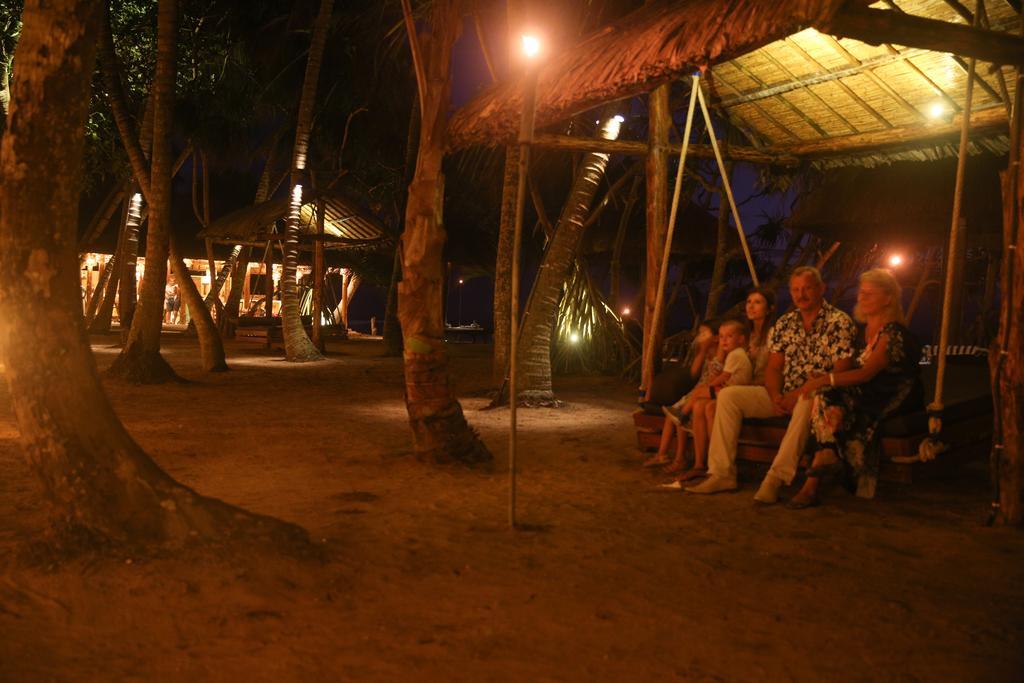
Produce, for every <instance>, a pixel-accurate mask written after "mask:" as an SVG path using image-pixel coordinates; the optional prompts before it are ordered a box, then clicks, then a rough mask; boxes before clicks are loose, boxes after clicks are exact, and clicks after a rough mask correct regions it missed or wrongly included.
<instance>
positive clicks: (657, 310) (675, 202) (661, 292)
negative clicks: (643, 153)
mask: <svg viewBox="0 0 1024 683" xmlns="http://www.w3.org/2000/svg"><path fill="white" fill-rule="evenodd" d="M692 78H693V81H692V83H691V85H690V106H689V108H688V109H687V111H686V127H685V128H684V130H683V144H682V148H681V150H680V152H679V168H678V169H677V170H676V186H675V188H674V189H673V191H672V209H671V211H669V216H668V231H667V232H666V234H665V249H664V250H663V252H662V255H661V269H660V270H659V272H658V290H657V292H656V294H655V297H654V313H653V315H652V316H651V317H652V318H653V319H654V320H661V310H662V308H663V307H664V305H665V278H666V277H667V276H668V257H669V255H670V254H671V252H672V236H673V234H674V233H675V227H676V213H677V211H678V210H679V193H680V191H681V190H682V188H683V167H684V166H686V151H687V148H688V147H689V146H690V132H691V131H692V130H693V112H694V107H695V105H696V104H697V97H698V95H697V93H698V92H699V91H700V74H694V75H693V77H692ZM656 338H657V335H655V334H650V335H648V337H647V339H645V340H644V342H645V344H646V346H645V348H644V357H645V358H650V359H653V358H654V354H655V353H656V352H657V349H656V347H655V340H656ZM641 379H643V378H641ZM646 379H647V380H648V381H647V385H646V386H641V387H640V390H641V391H642V392H643V394H644V400H650V398H651V383H650V380H651V379H652V378H650V377H648V378H646Z"/></svg>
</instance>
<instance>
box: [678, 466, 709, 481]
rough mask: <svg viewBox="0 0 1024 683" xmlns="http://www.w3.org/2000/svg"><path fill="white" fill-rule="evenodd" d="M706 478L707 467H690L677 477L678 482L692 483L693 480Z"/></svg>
mask: <svg viewBox="0 0 1024 683" xmlns="http://www.w3.org/2000/svg"><path fill="white" fill-rule="evenodd" d="M706 476H708V468H707V467H691V468H690V469H688V470H686V471H685V472H683V473H682V474H680V475H679V481H683V482H685V481H693V480H694V479H703V478H704V477H706Z"/></svg>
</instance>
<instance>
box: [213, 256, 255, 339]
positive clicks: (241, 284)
mask: <svg viewBox="0 0 1024 683" xmlns="http://www.w3.org/2000/svg"><path fill="white" fill-rule="evenodd" d="M251 256H252V247H243V249H242V253H241V254H240V255H239V258H236V259H235V264H234V267H233V270H232V272H231V289H229V290H228V302H227V304H225V305H224V319H223V320H222V321H220V330H221V339H234V337H235V327H236V326H237V325H238V306H239V304H240V302H241V300H242V290H243V289H244V288H245V284H246V283H245V281H246V280H247V279H248V278H249V259H250V258H251Z"/></svg>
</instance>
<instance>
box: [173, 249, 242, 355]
mask: <svg viewBox="0 0 1024 683" xmlns="http://www.w3.org/2000/svg"><path fill="white" fill-rule="evenodd" d="M169 247H170V257H171V273H172V274H173V275H174V279H175V280H177V282H178V291H179V292H181V297H182V299H183V300H184V303H185V305H186V306H188V313H189V317H190V318H191V319H192V322H194V323H195V328H196V333H197V334H198V335H199V352H200V354H201V355H202V359H203V369H204V370H206V371H207V372H223V371H225V370H227V369H228V364H227V363H226V362H225V360H224V343H223V342H222V341H221V339H220V334H219V333H218V332H217V326H216V325H215V324H214V323H213V316H211V315H210V309H209V308H207V307H206V303H205V302H204V301H203V297H202V295H201V294H200V293H199V289H198V288H197V287H196V283H195V282H194V281H193V280H192V275H191V273H189V272H188V267H187V266H186V265H185V261H183V260H182V258H181V254H180V253H178V247H177V244H175V239H174V236H173V235H171V237H170V243H169Z"/></svg>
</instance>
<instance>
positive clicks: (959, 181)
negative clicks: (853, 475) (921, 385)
mask: <svg viewBox="0 0 1024 683" xmlns="http://www.w3.org/2000/svg"><path fill="white" fill-rule="evenodd" d="M976 66H977V59H975V58H974V57H971V61H970V66H969V68H968V74H967V94H966V95H965V96H964V111H963V118H962V121H961V126H960V149H959V151H958V156H957V162H956V184H955V185H954V187H953V218H952V222H951V226H950V229H949V247H948V248H947V249H946V284H945V287H944V289H943V295H942V326H941V327H940V328H939V361H938V368H937V370H936V373H935V398H934V400H933V401H932V403H931V405H929V406H928V410H929V411H930V412H938V411H941V410H942V393H943V389H944V387H943V384H944V383H945V379H946V345H947V344H949V331H950V324H951V319H952V316H953V312H952V310H951V308H952V304H953V299H954V293H953V289H954V287H955V282H954V280H955V276H956V266H955V263H956V254H957V253H958V252H959V247H960V245H959V242H960V232H961V228H962V225H963V222H962V221H961V220H960V210H961V204H962V199H963V190H964V170H965V168H966V166H967V145H968V143H969V142H970V136H971V104H972V102H971V99H972V97H973V95H974V77H975V75H974V74H975V69H976ZM958 314H959V313H958ZM928 422H929V424H928V431H929V432H930V433H931V434H932V435H933V436H935V435H937V434H938V433H939V431H941V429H942V420H941V418H940V419H929V420H928ZM926 443H928V442H927V440H926V441H925V442H922V448H924V444H926ZM921 454H922V455H925V451H921ZM928 459H930V458H928Z"/></svg>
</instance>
